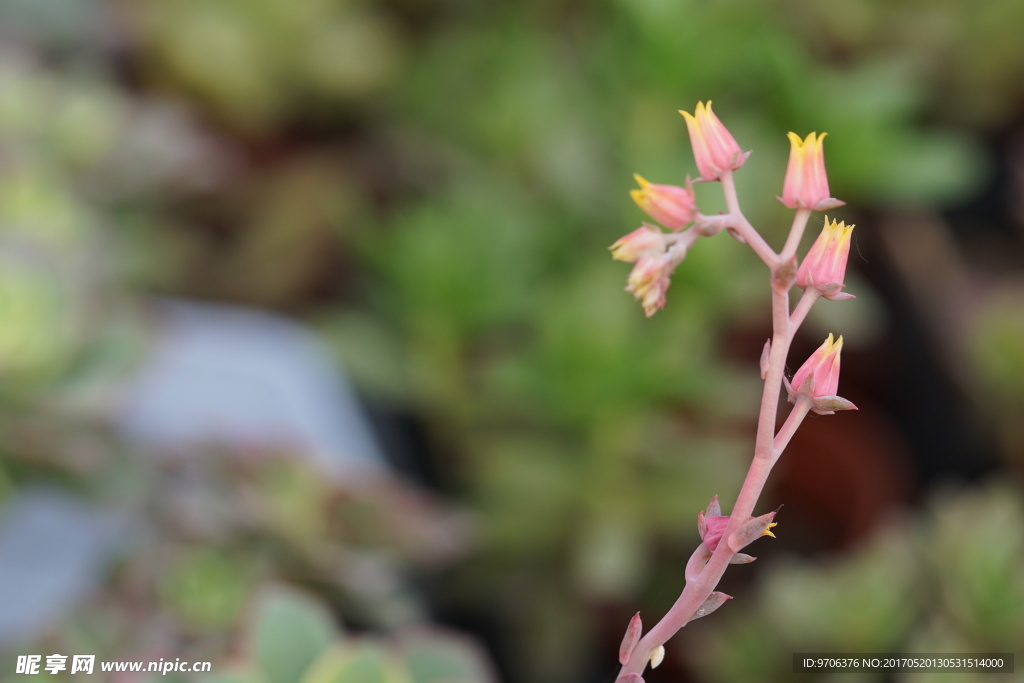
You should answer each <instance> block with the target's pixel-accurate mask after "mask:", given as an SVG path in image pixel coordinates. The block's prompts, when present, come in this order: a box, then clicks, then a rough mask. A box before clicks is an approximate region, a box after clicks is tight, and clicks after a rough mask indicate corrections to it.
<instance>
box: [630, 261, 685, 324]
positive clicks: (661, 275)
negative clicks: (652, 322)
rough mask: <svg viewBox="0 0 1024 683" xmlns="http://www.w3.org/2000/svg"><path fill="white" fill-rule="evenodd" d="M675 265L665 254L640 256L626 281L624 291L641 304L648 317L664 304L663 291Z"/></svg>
mask: <svg viewBox="0 0 1024 683" xmlns="http://www.w3.org/2000/svg"><path fill="white" fill-rule="evenodd" d="M674 268H675V266H674V265H673V264H672V261H671V259H670V258H669V257H668V256H667V255H665V254H648V255H646V256H641V257H640V260H639V261H637V263H636V265H635V266H633V270H632V271H631V272H630V274H629V279H628V280H627V282H626V291H627V292H629V293H630V294H632V295H633V296H634V297H636V298H637V299H638V300H640V302H641V303H642V304H643V307H644V313H645V314H646V315H647V317H648V318H650V317H651V316H652V315H654V314H655V313H656V312H657V311H658V310H659V309H661V308H664V306H665V292H666V291H668V287H669V285H670V284H672V281H671V279H670V276H671V274H672V270H673V269H674Z"/></svg>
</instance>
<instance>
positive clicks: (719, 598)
mask: <svg viewBox="0 0 1024 683" xmlns="http://www.w3.org/2000/svg"><path fill="white" fill-rule="evenodd" d="M726 600H732V596H731V595H726V594H725V593H722V592H721V591H715V592H714V593H712V594H711V595H709V596H708V599H707V600H705V601H704V602H702V603H701V605H700V607H698V608H697V611H696V612H694V613H693V616H692V617H690V621H693V620H694V619H700V618H701V617H706V616H707V615H709V614H711V613H712V612H714V611H715V610H716V609H718V608H719V607H721V606H722V605H724V604H725V601H726Z"/></svg>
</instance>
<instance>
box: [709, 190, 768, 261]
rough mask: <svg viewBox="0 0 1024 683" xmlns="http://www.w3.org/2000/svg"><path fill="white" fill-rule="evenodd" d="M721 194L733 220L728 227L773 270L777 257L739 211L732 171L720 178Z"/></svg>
mask: <svg viewBox="0 0 1024 683" xmlns="http://www.w3.org/2000/svg"><path fill="white" fill-rule="evenodd" d="M721 180H722V192H723V193H724V194H725V206H726V208H727V209H728V210H729V215H730V216H731V217H732V219H733V220H731V221H730V222H729V227H730V228H731V229H732V230H734V231H735V232H736V234H738V235H739V236H740V237H742V238H743V240H744V241H745V242H746V243H747V244H749V245H750V248H751V249H753V250H754V253H755V254H757V255H758V256H759V257H760V258H761V260H762V261H764V262H765V264H766V265H767V266H768V267H769V268H774V267H775V264H776V263H778V261H779V255H778V254H776V253H775V250H774V249H772V248H771V247H770V246H768V243H767V242H765V241H764V238H763V237H761V235H760V234H759V233H758V232H757V230H755V229H754V226H752V225H751V224H750V221H748V220H747V217H746V216H744V215H743V211H741V210H740V202H739V199H738V198H737V196H736V182H735V181H734V180H733V177H732V171H728V172H727V173H725V174H724V175H723V176H722V179H721Z"/></svg>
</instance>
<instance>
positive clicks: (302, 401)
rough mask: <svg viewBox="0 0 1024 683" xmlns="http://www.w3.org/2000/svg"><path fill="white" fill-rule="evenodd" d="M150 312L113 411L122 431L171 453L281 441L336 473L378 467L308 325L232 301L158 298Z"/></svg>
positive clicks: (355, 405)
mask: <svg viewBox="0 0 1024 683" xmlns="http://www.w3.org/2000/svg"><path fill="white" fill-rule="evenodd" d="M158 311H159V314H160V315H159V317H160V320H159V323H160V328H159V334H158V340H157V343H156V344H155V348H154V349H153V351H152V353H151V355H150V358H149V360H148V361H147V362H146V363H145V365H144V367H143V369H142V370H141V372H140V373H139V375H138V376H137V377H136V378H135V379H134V380H132V381H131V382H129V384H128V387H127V390H126V394H125V395H124V402H123V404H122V409H121V410H120V411H119V415H118V419H117V424H118V427H119V429H120V430H121V432H122V433H123V434H124V435H125V436H126V437H128V438H129V439H131V440H133V441H136V442H137V443H140V444H142V445H144V446H147V447H151V448H153V447H155V448H156V450H161V451H166V452H173V453H181V452H184V451H188V450H189V449H190V447H194V446H198V445H202V444H209V443H211V442H213V443H223V444H229V445H245V446H254V447H279V446H282V445H287V446H290V447H293V448H295V449H296V450H299V451H301V452H302V453H304V454H306V455H308V456H309V457H311V458H312V459H313V460H314V462H316V463H317V464H318V465H320V466H321V467H322V468H323V469H324V470H325V471H326V472H327V473H328V474H331V475H335V476H338V477H340V476H343V475H345V474H347V473H349V472H351V471H353V470H356V469H358V470H365V469H368V468H378V467H381V466H383V464H384V458H383V455H382V452H381V448H380V446H379V444H378V442H377V440H376V438H375V437H374V435H373V433H372V431H371V428H370V426H369V423H368V421H367V419H366V416H365V414H364V412H363V410H362V407H361V406H360V404H359V401H358V400H357V398H356V396H355V393H354V392H353V391H352V388H351V387H350V386H349V384H348V382H347V380H346V378H345V375H344V374H343V372H342V371H341V369H340V368H339V367H338V366H337V365H336V364H334V363H333V362H332V361H331V359H330V358H329V357H328V355H327V353H326V352H325V350H324V349H323V347H322V346H321V345H320V343H319V342H318V340H317V339H316V337H315V336H314V334H313V333H312V332H310V331H309V330H307V329H306V328H304V327H302V326H300V325H298V324H296V323H293V322H291V321H289V320H287V319H285V318H283V317H281V316H277V315H273V314H270V313H265V312H261V311H257V310H253V309H246V308H240V307H233V306H223V305H212V304H197V303H191V302H182V301H173V302H172V301H166V302H161V303H160V304H159V309H158Z"/></svg>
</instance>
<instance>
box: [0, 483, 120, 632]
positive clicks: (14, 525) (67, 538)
mask: <svg viewBox="0 0 1024 683" xmlns="http://www.w3.org/2000/svg"><path fill="white" fill-rule="evenodd" d="M128 526H129V525H128V522H127V519H126V518H125V517H124V515H122V514H119V513H117V512H113V511H110V510H103V509H100V508H98V507H97V506H95V505H91V504H88V503H83V502H79V501H76V500H74V499H72V498H71V497H70V496H68V495H67V494H66V493H63V492H60V491H48V490H44V489H33V490H28V491H21V492H19V493H17V494H16V495H15V496H14V497H13V498H12V499H11V500H10V502H9V503H8V504H7V505H5V506H4V508H3V516H2V518H0V605H3V608H2V609H0V647H10V646H13V645H15V644H17V643H25V642H29V641H31V640H33V639H35V638H38V637H39V636H40V635H41V634H42V633H43V632H45V630H46V629H48V628H51V627H52V626H53V624H54V623H56V622H57V621H58V620H59V619H60V618H62V617H63V616H64V615H65V614H66V613H67V611H68V610H70V609H71V608H72V607H73V606H74V605H75V604H77V603H78V602H79V601H81V600H82V599H83V598H84V597H85V596H86V595H88V594H89V593H90V592H91V591H92V590H93V589H94V587H95V585H96V584H97V583H98V582H99V580H100V577H101V576H102V573H103V571H104V569H105V568H106V566H107V563H108V561H109V558H110V553H111V551H112V550H113V549H114V548H115V547H116V546H117V545H118V543H119V542H120V541H121V540H122V539H123V537H124V535H125V531H126V528H127V527H128Z"/></svg>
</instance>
